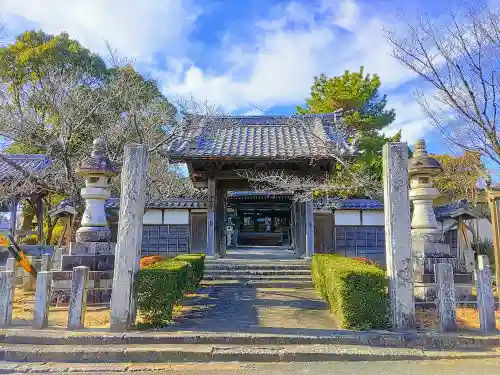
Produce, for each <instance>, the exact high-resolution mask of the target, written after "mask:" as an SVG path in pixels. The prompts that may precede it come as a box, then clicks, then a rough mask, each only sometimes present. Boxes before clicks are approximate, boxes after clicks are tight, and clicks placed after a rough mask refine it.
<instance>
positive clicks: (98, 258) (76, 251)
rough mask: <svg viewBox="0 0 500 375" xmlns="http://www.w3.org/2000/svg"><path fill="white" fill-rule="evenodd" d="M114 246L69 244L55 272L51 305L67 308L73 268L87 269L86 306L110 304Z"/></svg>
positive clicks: (104, 243) (98, 243) (82, 243)
mask: <svg viewBox="0 0 500 375" xmlns="http://www.w3.org/2000/svg"><path fill="white" fill-rule="evenodd" d="M115 247H116V243H110V242H72V243H71V244H70V251H69V254H68V255H62V257H61V268H60V271H54V278H53V281H52V297H51V303H52V304H56V305H58V306H60V305H67V304H68V303H69V297H70V294H71V280H72V276H73V268H74V267H77V266H86V267H89V268H90V272H89V279H88V284H87V288H88V291H87V303H88V304H97V303H98V304H101V303H109V301H110V300H111V288H112V285H113V269H114V262H115V255H114V254H115Z"/></svg>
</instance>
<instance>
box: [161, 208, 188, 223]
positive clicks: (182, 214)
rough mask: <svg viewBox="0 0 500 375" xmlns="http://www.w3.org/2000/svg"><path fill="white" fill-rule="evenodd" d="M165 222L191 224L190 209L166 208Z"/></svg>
mask: <svg viewBox="0 0 500 375" xmlns="http://www.w3.org/2000/svg"><path fill="white" fill-rule="evenodd" d="M163 224H189V210H165V214H164V217H163Z"/></svg>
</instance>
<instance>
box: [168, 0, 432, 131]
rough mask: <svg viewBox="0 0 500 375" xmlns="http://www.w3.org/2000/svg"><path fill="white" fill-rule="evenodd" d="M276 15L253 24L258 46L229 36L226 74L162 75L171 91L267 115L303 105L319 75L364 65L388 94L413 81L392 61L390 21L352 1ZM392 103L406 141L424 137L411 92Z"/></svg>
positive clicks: (190, 69) (189, 71)
mask: <svg viewBox="0 0 500 375" xmlns="http://www.w3.org/2000/svg"><path fill="white" fill-rule="evenodd" d="M270 14H271V16H270V17H268V18H266V19H262V20H258V22H255V24H254V27H253V34H254V38H253V39H252V40H250V41H248V42H246V43H237V44H234V43H230V41H231V38H230V37H229V38H228V40H229V42H228V43H226V44H225V49H224V50H223V51H219V54H220V56H223V57H224V59H225V62H226V63H229V68H228V69H227V70H226V71H224V72H222V73H220V74H214V73H210V72H207V71H203V70H202V69H200V67H198V66H196V65H192V64H189V65H188V66H186V70H185V72H184V74H182V75H172V74H167V75H164V76H163V79H162V81H163V83H164V90H165V92H168V93H173V94H192V95H193V96H194V97H197V98H200V99H208V100H211V101H213V102H214V103H216V104H219V105H222V106H224V107H226V108H228V109H229V110H235V109H238V108H242V107H243V108H245V107H248V106H249V105H250V106H252V105H255V106H258V107H259V108H264V109H267V108H270V107H272V106H275V105H296V104H301V103H302V102H303V101H304V98H305V97H306V96H307V95H308V93H309V91H310V88H311V84H312V79H313V76H315V75H319V74H320V73H326V74H327V75H329V76H332V75H337V74H340V73H342V72H343V71H344V70H346V69H349V70H357V69H359V67H360V66H364V67H365V71H366V72H367V73H377V74H379V75H380V77H381V80H382V82H383V89H384V90H387V89H392V88H395V87H398V86H399V85H401V84H402V83H404V82H407V81H408V80H410V79H412V78H413V76H412V74H411V73H409V72H408V71H407V70H406V69H405V68H404V67H403V66H401V65H400V64H399V63H398V62H397V61H396V60H395V59H393V58H392V57H391V56H390V52H391V48H390V45H389V44H388V43H387V41H386V39H385V37H384V30H383V29H384V25H387V24H388V21H387V20H384V19H383V18H382V17H379V16H377V15H370V14H363V13H362V10H361V8H360V7H359V6H358V5H357V3H356V2H355V1H354V0H344V1H341V2H340V3H339V1H337V0H335V1H334V0H323V1H322V2H321V4H320V5H319V6H318V7H317V8H315V9H314V8H313V6H311V5H309V4H308V7H307V8H305V7H304V6H303V5H301V4H299V3H296V2H293V1H292V2H290V3H288V4H287V5H285V6H280V7H278V8H275V9H274V10H273V11H272V12H271V13H270ZM291 24H293V25H299V27H295V28H292V27H290V25H291ZM389 99H390V102H389V105H390V106H394V107H395V108H396V109H399V110H398V112H397V113H398V120H397V126H398V127H401V128H403V134H404V135H405V138H406V136H408V137H414V136H420V135H421V132H420V130H418V129H422V126H418V125H417V124H416V121H417V120H418V121H420V119H422V118H423V116H422V113H421V112H419V109H418V104H417V103H415V102H414V101H413V99H412V97H411V93H408V94H403V95H400V96H399V97H398V98H389ZM402 103H404V104H402ZM409 107H411V112H409V111H408V108H409ZM416 114H418V119H417V115H416ZM391 131H393V129H392V130H391Z"/></svg>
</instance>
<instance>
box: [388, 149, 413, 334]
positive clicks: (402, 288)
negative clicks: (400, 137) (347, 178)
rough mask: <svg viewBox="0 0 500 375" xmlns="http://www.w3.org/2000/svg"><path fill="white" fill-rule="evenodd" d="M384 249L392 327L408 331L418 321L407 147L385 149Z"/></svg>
mask: <svg viewBox="0 0 500 375" xmlns="http://www.w3.org/2000/svg"><path fill="white" fill-rule="evenodd" d="M382 152H383V170H384V172H383V173H384V175H383V177H384V214H385V249H386V263H387V276H388V278H389V297H390V301H391V323H392V327H393V328H394V329H407V328H409V327H410V326H411V325H412V324H413V321H414V318H415V302H414V299H413V280H412V247H411V236H410V229H411V227H410V200H409V197H408V146H407V145H406V143H403V142H394V143H387V144H385V145H384V148H383V151H382Z"/></svg>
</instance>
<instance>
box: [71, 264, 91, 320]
mask: <svg viewBox="0 0 500 375" xmlns="http://www.w3.org/2000/svg"><path fill="white" fill-rule="evenodd" d="M88 279H89V267H85V266H78V267H75V268H73V278H72V280H71V295H70V298H69V310H68V329H80V328H83V326H84V323H85V309H86V306H87V281H88Z"/></svg>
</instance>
